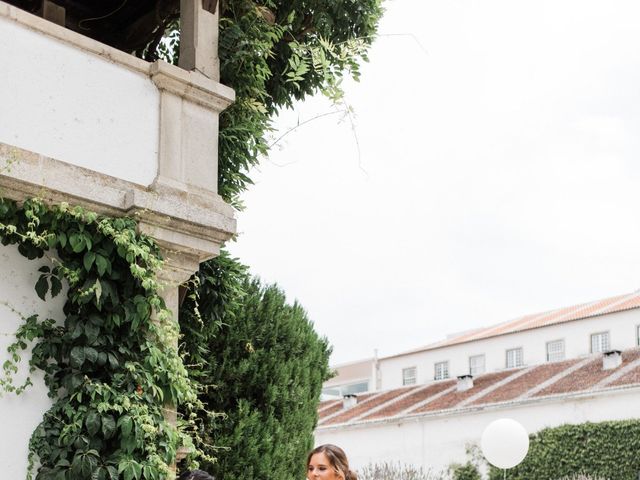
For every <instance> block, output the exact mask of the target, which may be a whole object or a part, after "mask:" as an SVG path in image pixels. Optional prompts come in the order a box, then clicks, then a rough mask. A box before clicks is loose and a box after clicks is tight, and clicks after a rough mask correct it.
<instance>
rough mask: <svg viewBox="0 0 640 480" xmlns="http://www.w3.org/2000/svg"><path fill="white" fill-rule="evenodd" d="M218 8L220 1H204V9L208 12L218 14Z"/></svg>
mask: <svg viewBox="0 0 640 480" xmlns="http://www.w3.org/2000/svg"><path fill="white" fill-rule="evenodd" d="M217 7H218V0H202V8H203V9H205V10H206V11H207V12H210V13H216V8H217Z"/></svg>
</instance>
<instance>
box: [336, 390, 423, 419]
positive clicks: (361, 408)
mask: <svg viewBox="0 0 640 480" xmlns="http://www.w3.org/2000/svg"><path fill="white" fill-rule="evenodd" d="M415 389H416V387H415V386H412V387H408V388H407V387H404V388H398V389H396V390H389V391H387V392H383V393H379V394H377V395H375V396H374V397H369V399H368V401H366V402H365V401H364V400H365V399H364V398H362V397H363V396H364V395H363V396H360V395H358V403H357V404H356V405H355V406H354V407H352V408H349V409H348V410H345V411H344V413H342V414H340V415H337V416H335V417H332V418H330V419H328V420H327V421H326V422H323V425H332V424H336V423H345V422H348V421H349V420H351V419H352V418H355V417H357V416H359V415H361V414H363V413H365V412H367V411H368V410H371V409H372V408H375V407H377V406H378V405H382V404H383V403H385V402H387V401H389V400H391V399H393V398H396V397H399V396H400V395H403V394H405V393H407V392H408V391H410V390H415Z"/></svg>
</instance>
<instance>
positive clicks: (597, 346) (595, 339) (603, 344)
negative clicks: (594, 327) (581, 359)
mask: <svg viewBox="0 0 640 480" xmlns="http://www.w3.org/2000/svg"><path fill="white" fill-rule="evenodd" d="M610 349H611V347H610V345H609V332H600V333H593V334H591V353H602V352H606V351H607V350H610Z"/></svg>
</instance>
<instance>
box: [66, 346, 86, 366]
mask: <svg viewBox="0 0 640 480" xmlns="http://www.w3.org/2000/svg"><path fill="white" fill-rule="evenodd" d="M69 360H70V362H69V363H70V364H71V367H72V368H80V367H81V366H82V364H83V363H84V361H85V356H84V347H73V348H72V349H71V353H70V354H69Z"/></svg>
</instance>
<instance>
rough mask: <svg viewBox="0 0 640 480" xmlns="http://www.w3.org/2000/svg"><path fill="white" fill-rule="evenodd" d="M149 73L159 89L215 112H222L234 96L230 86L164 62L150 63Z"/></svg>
mask: <svg viewBox="0 0 640 480" xmlns="http://www.w3.org/2000/svg"><path fill="white" fill-rule="evenodd" d="M150 75H151V80H152V81H153V83H154V84H155V85H156V86H157V87H158V89H159V90H166V91H168V92H170V93H173V94H175V95H178V96H179V97H182V98H185V99H187V100H190V101H192V102H194V103H197V104H199V105H202V106H203V107H207V108H210V109H212V110H215V111H216V112H222V111H223V110H224V109H225V108H227V107H228V106H229V105H231V104H232V103H233V102H234V100H235V98H236V94H235V91H234V90H233V89H232V88H229V87H227V86H225V85H222V84H221V83H218V82H216V81H214V80H211V79H209V78H207V77H205V76H204V75H203V74H201V73H200V72H196V71H187V70H183V69H182V68H179V67H176V66H175V65H170V64H168V63H166V62H162V61H158V62H155V63H152V64H151V69H150Z"/></svg>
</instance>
